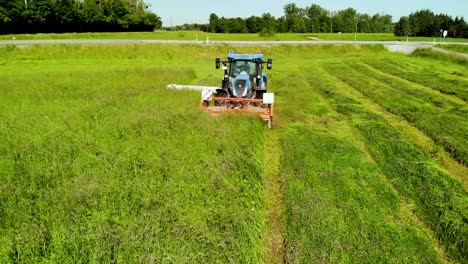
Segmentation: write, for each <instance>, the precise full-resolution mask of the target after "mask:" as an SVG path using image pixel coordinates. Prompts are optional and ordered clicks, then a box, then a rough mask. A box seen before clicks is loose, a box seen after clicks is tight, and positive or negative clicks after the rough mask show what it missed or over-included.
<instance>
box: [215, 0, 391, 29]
mask: <svg viewBox="0 0 468 264" xmlns="http://www.w3.org/2000/svg"><path fill="white" fill-rule="evenodd" d="M283 9H284V15H283V16H281V17H278V18H275V17H274V16H272V15H271V14H270V13H265V14H263V15H262V16H260V17H259V16H251V17H249V18H245V19H244V18H240V17H237V18H225V17H219V16H218V15H216V14H215V13H212V14H211V15H210V18H209V24H208V26H207V30H208V31H209V32H214V33H262V32H263V33H274V32H278V33H283V32H295V33H325V32H343V33H345V32H355V31H356V32H365V33H380V32H392V31H393V25H392V16H390V15H385V14H375V15H369V14H360V13H358V12H357V11H356V10H355V9H353V8H347V9H345V10H340V11H329V10H327V9H325V8H322V7H321V6H319V5H317V4H312V5H311V6H308V7H304V8H301V7H298V6H297V5H296V4H295V3H290V4H287V5H285V6H284V8H283Z"/></svg>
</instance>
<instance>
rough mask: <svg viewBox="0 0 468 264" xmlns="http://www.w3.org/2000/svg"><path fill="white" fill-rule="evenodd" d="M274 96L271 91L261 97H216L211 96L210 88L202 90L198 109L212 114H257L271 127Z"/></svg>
mask: <svg viewBox="0 0 468 264" xmlns="http://www.w3.org/2000/svg"><path fill="white" fill-rule="evenodd" d="M274 98H275V95H274V94H273V93H264V94H263V99H252V98H238V97H237V98H236V97H216V96H213V91H212V90H203V91H202V99H201V102H200V109H203V110H205V111H207V112H208V113H210V114H211V115H213V116H217V115H220V114H225V113H241V114H242V113H246V114H249V113H253V114H257V115H259V116H260V117H261V118H262V120H264V121H265V122H266V124H267V127H268V128H271V127H272V123H273V109H274Z"/></svg>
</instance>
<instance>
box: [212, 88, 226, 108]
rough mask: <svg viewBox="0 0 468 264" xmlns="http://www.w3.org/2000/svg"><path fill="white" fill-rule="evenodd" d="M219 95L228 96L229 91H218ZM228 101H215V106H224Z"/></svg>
mask: <svg viewBox="0 0 468 264" xmlns="http://www.w3.org/2000/svg"><path fill="white" fill-rule="evenodd" d="M216 96H217V97H228V93H227V92H226V91H218V94H217V95H216ZM225 103H226V102H224V101H214V105H215V106H223V105H224V104H225Z"/></svg>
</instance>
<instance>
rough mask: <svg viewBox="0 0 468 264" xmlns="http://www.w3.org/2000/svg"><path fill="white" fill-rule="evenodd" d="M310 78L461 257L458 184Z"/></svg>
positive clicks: (463, 213) (381, 123) (463, 230)
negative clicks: (347, 119) (345, 117)
mask: <svg viewBox="0 0 468 264" xmlns="http://www.w3.org/2000/svg"><path fill="white" fill-rule="evenodd" d="M314 83H321V84H323V85H317V89H318V90H319V91H320V92H322V93H323V95H324V96H326V97H327V98H329V100H330V101H331V102H332V104H333V105H334V107H335V108H336V110H337V111H338V112H339V113H341V114H343V115H345V116H347V117H348V118H349V120H350V122H351V124H352V125H353V126H355V127H356V128H357V129H358V130H359V131H360V132H361V134H362V136H363V137H364V138H365V140H366V143H367V146H368V148H369V152H370V154H372V156H373V158H374V159H375V161H376V162H377V164H378V165H379V167H380V169H381V170H382V172H383V173H385V174H386V175H387V177H388V178H389V180H390V182H391V183H392V185H393V186H394V187H395V188H396V190H397V191H398V192H399V193H401V194H402V195H405V196H407V197H409V198H411V199H412V200H413V201H414V202H415V203H416V214H417V215H418V216H419V217H420V219H421V220H422V221H424V222H425V223H426V224H427V225H428V226H430V227H431V229H432V230H434V233H435V235H436V237H437V238H438V239H439V240H441V241H442V242H443V243H445V244H446V245H447V249H448V251H449V253H450V254H451V255H453V256H455V257H456V258H458V259H459V260H460V261H466V255H467V253H468V251H467V249H468V247H467V244H466V242H465V241H464V240H465V239H464V237H466V236H467V235H468V233H467V232H468V230H467V225H466V223H465V220H466V219H467V217H468V215H467V213H468V211H467V207H466V205H467V204H468V197H467V193H466V191H465V190H464V189H463V187H462V186H461V185H460V183H459V182H457V181H456V180H454V179H453V178H451V177H450V176H449V175H448V174H446V173H445V172H444V171H441V170H440V169H439V168H438V166H437V165H436V164H434V163H433V162H431V161H429V160H428V159H427V156H426V155H425V154H424V153H422V152H421V151H420V150H419V149H418V148H417V147H415V146H414V145H413V144H411V142H408V141H407V140H406V139H405V138H404V137H403V136H402V135H401V133H399V132H398V131H396V130H395V129H394V128H392V127H391V126H390V125H389V123H388V122H386V121H385V120H384V119H383V118H382V117H380V116H378V115H376V114H374V113H372V112H370V111H369V110H366V109H364V108H363V107H362V105H361V104H360V103H359V102H357V101H355V100H353V99H352V98H350V97H347V96H346V95H343V94H341V93H340V92H339V89H337V87H336V86H333V85H329V83H327V82H326V81H325V79H320V78H319V79H314ZM347 84H348V85H349V83H347ZM352 164H355V162H353V163H352Z"/></svg>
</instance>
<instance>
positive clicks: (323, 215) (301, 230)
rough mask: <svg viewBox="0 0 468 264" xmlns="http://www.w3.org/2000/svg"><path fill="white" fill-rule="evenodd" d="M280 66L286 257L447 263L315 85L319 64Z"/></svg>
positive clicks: (292, 259) (299, 260)
mask: <svg viewBox="0 0 468 264" xmlns="http://www.w3.org/2000/svg"><path fill="white" fill-rule="evenodd" d="M301 54H302V56H303V57H305V58H304V59H305V60H307V59H311V57H312V58H313V57H314V55H306V56H304V53H301ZM308 54H311V53H308ZM295 56H298V55H295ZM310 63H317V62H313V59H312V60H311V61H310ZM286 68H287V69H288V71H285V70H284V69H286ZM276 69H277V70H278V72H277V73H275V92H276V93H277V94H278V96H279V98H281V101H279V102H278V103H277V108H278V109H281V110H280V111H278V115H279V117H278V119H282V121H283V122H284V123H283V122H282V125H281V127H282V128H280V135H281V137H280V143H281V148H282V153H284V155H282V157H281V170H280V172H281V174H280V175H281V182H282V183H283V191H284V194H283V197H284V207H285V215H284V217H285V230H286V231H285V232H286V234H285V243H286V245H285V248H286V255H285V259H286V262H287V263H307V262H310V261H316V262H331V263H338V262H356V263H357V262H359V263H361V262H364V263H376V262H398V261H406V262H418V263H420V262H429V263H439V262H442V259H441V257H439V256H438V255H437V254H436V252H435V250H434V247H433V242H432V241H431V239H430V238H429V237H428V236H427V235H426V234H425V233H424V232H423V231H422V229H421V228H419V226H418V225H417V224H416V223H415V222H414V221H413V220H412V219H411V217H408V215H407V214H408V213H407V212H406V210H405V208H404V207H403V205H402V204H401V202H400V198H399V197H398V195H397V194H396V193H395V192H394V191H393V188H392V187H391V185H390V184H389V183H388V182H387V181H386V179H385V177H384V176H383V174H382V173H381V172H380V170H379V168H378V166H377V165H376V164H375V163H374V162H373V160H372V159H371V158H369V157H368V155H367V154H366V153H365V150H362V149H361V148H360V146H358V145H359V143H356V142H355V140H357V141H359V139H357V138H356V137H355V136H353V137H350V135H353V134H354V133H355V131H353V129H351V128H350V127H349V126H348V125H347V124H346V121H344V120H342V118H340V117H339V115H338V114H337V113H336V112H335V111H333V110H332V109H331V108H330V107H329V106H328V103H327V102H325V101H324V100H323V99H322V98H321V97H320V96H318V94H317V92H316V91H315V90H314V89H313V88H312V87H313V86H314V85H315V83H314V82H310V81H308V78H309V76H310V75H315V72H316V70H315V69H313V68H308V67H307V68H306V69H303V68H302V67H300V68H299V67H297V65H294V66H293V67H291V66H284V65H278V66H276ZM308 73H314V74H308ZM292 76H294V77H295V78H291V77H292ZM278 79H279V80H278ZM287 84H289V85H287ZM293 87H294V88H293Z"/></svg>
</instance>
